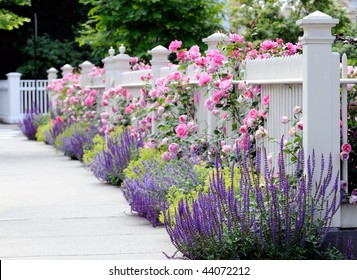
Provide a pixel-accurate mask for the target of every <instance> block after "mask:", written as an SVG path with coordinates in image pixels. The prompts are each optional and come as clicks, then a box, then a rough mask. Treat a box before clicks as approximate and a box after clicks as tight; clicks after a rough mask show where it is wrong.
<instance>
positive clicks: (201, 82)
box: [198, 74, 212, 86]
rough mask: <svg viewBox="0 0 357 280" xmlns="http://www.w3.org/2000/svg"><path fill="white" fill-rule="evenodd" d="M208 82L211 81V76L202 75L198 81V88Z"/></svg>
mask: <svg viewBox="0 0 357 280" xmlns="http://www.w3.org/2000/svg"><path fill="white" fill-rule="evenodd" d="M210 81H212V76H211V75H210V74H202V75H201V76H200V78H199V80H198V83H199V85H200V86H205V85H207V84H208V83H209V82H210Z"/></svg>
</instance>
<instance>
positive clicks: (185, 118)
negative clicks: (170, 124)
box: [179, 115, 187, 123]
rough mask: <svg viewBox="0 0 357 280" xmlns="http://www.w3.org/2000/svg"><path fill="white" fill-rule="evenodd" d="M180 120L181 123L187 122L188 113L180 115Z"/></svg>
mask: <svg viewBox="0 0 357 280" xmlns="http://www.w3.org/2000/svg"><path fill="white" fill-rule="evenodd" d="M179 120H180V122H181V123H185V122H186V121H187V116H186V115H181V116H180V117H179Z"/></svg>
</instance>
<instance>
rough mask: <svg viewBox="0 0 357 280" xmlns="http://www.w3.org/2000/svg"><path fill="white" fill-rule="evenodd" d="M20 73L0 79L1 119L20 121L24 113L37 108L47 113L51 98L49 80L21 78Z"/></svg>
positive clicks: (9, 121)
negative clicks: (49, 95)
mask: <svg viewBox="0 0 357 280" xmlns="http://www.w3.org/2000/svg"><path fill="white" fill-rule="evenodd" d="M20 77H21V74H20V73H9V74H7V80H2V81H0V121H2V122H5V123H18V122H19V121H20V120H21V119H22V118H23V115H24V114H25V113H26V112H28V111H30V110H36V111H37V112H40V113H47V112H48V107H49V98H48V92H47V90H46V87H47V85H48V80H21V79H20Z"/></svg>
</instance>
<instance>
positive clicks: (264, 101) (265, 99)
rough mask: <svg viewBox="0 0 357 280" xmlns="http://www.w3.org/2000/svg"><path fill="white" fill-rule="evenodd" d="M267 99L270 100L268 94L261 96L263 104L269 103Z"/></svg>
mask: <svg viewBox="0 0 357 280" xmlns="http://www.w3.org/2000/svg"><path fill="white" fill-rule="evenodd" d="M269 100H270V96H269V95H266V96H264V97H263V101H262V103H263V105H268V104H269Z"/></svg>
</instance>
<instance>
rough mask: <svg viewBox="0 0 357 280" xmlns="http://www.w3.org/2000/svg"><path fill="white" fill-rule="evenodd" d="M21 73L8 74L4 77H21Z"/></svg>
mask: <svg viewBox="0 0 357 280" xmlns="http://www.w3.org/2000/svg"><path fill="white" fill-rule="evenodd" d="M21 75H22V74H21V73H18V72H10V73H7V74H6V77H8V78H10V77H21Z"/></svg>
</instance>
